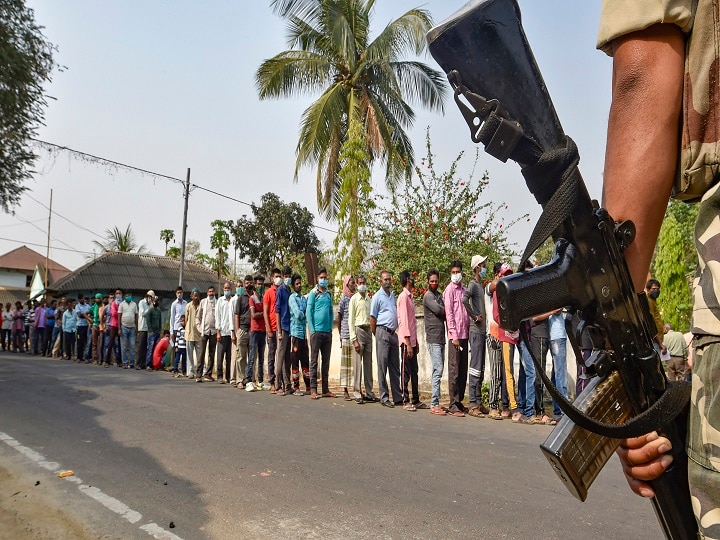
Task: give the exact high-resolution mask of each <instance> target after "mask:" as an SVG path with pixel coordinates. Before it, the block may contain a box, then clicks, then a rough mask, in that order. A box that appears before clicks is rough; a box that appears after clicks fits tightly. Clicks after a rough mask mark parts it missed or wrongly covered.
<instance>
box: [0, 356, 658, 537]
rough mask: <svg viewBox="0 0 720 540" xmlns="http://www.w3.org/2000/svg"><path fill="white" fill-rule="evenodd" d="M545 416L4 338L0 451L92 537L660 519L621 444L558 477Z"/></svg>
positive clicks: (634, 526)
mask: <svg viewBox="0 0 720 540" xmlns="http://www.w3.org/2000/svg"><path fill="white" fill-rule="evenodd" d="M550 430H551V428H550V427H548V426H530V425H518V424H513V423H512V422H510V421H507V420H505V421H493V420H488V419H476V418H472V417H465V418H454V417H437V416H433V415H431V414H429V413H428V412H427V411H418V412H415V413H410V412H406V411H403V410H402V409H401V408H395V409H387V408H385V407H381V406H380V405H377V404H364V405H357V404H356V403H354V402H346V401H344V400H342V399H327V398H324V399H321V400H318V401H313V400H311V399H309V397H297V396H284V397H281V396H274V395H270V394H269V393H268V392H254V393H248V392H245V391H241V390H237V389H233V388H231V387H230V386H229V385H219V384H216V383H202V384H196V383H194V382H191V381H188V380H185V379H173V378H172V377H170V375H169V374H167V373H162V372H153V373H150V372H145V371H134V370H120V369H117V368H115V367H112V368H110V369H104V368H99V367H97V366H94V365H79V364H75V363H72V362H68V361H63V360H50V359H45V358H33V357H30V356H27V355H11V354H8V353H0V465H1V466H3V467H5V468H7V469H10V470H12V471H13V472H14V473H16V474H19V475H21V477H22V478H23V479H25V480H26V482H27V483H28V484H27V485H34V483H35V482H36V481H40V482H41V484H40V486H38V489H39V488H40V487H42V488H43V490H44V493H45V495H46V496H47V497H48V498H49V500H51V503H52V505H53V506H55V505H56V506H57V507H58V508H59V509H60V510H62V511H66V512H68V513H69V514H71V515H72V516H73V517H74V518H76V519H77V520H79V521H80V522H81V523H83V524H84V525H85V526H86V527H88V528H89V529H90V530H91V531H93V534H94V536H96V537H98V538H148V537H153V536H154V537H156V538H173V537H179V538H182V539H185V540H190V539H211V538H220V539H222V538H260V537H271V538H398V539H404V538H468V537H475V538H531V537H542V538H547V539H553V538H599V537H601V536H602V537H607V538H628V537H632V538H635V539H643V538H648V539H650V538H652V539H655V538H658V537H660V535H661V532H660V528H659V526H658V524H657V522H656V520H655V517H654V514H653V512H652V509H651V506H650V504H649V503H648V502H647V501H644V500H642V499H641V498H639V497H636V496H635V495H633V494H632V493H630V491H629V490H628V489H627V487H626V484H625V480H624V478H623V476H622V473H621V471H620V466H619V464H618V462H617V459H616V458H613V459H612V461H611V462H610V464H609V465H608V466H607V467H606V468H605V470H603V471H602V473H601V475H600V477H599V478H598V480H597V481H596V483H595V485H594V486H593V488H592V489H591V492H590V495H589V497H588V500H587V501H586V502H585V503H580V502H579V501H577V500H575V499H574V498H573V497H572V496H571V495H570V494H569V493H567V492H566V491H565V488H564V487H563V486H562V485H561V484H560V481H559V480H558V479H557V478H556V477H555V475H554V474H553V472H552V471H551V469H550V466H549V465H548V464H547V462H546V461H545V459H544V458H543V457H542V455H541V453H540V450H539V449H538V444H540V443H542V442H543V441H544V440H545V437H546V436H547V435H548V433H549V432H550ZM66 469H70V470H72V471H73V472H74V476H72V477H69V478H64V479H60V478H58V477H57V472H58V471H60V470H66ZM29 489H31V488H29ZM171 522H172V524H173V525H174V527H172V528H171V527H170V523H171ZM172 535H175V536H172ZM0 536H1V533H0ZM58 537H60V536H58Z"/></svg>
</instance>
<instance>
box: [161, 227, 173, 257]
mask: <svg viewBox="0 0 720 540" xmlns="http://www.w3.org/2000/svg"><path fill="white" fill-rule="evenodd" d="M174 238H175V231H173V230H172V229H163V230H161V231H160V240H162V241H163V242H165V254H167V252H168V244H169V243H170V242H171V241H172V240H173V239H174Z"/></svg>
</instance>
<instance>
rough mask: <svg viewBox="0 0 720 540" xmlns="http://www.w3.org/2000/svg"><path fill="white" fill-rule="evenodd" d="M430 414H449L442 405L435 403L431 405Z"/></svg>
mask: <svg viewBox="0 0 720 540" xmlns="http://www.w3.org/2000/svg"><path fill="white" fill-rule="evenodd" d="M430 414H436V415H438V416H447V413H446V412H445V411H444V410H443V408H442V407H441V406H440V405H435V406H434V407H430Z"/></svg>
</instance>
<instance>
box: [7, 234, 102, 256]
mask: <svg viewBox="0 0 720 540" xmlns="http://www.w3.org/2000/svg"><path fill="white" fill-rule="evenodd" d="M0 240H4V241H5V242H15V243H16V244H24V245H27V246H37V247H43V248H44V247H47V244H35V243H33V242H25V241H24V240H15V239H13V238H1V237H0ZM52 249H57V250H60V251H74V252H76V253H82V254H84V255H97V253H95V252H92V251H80V250H79V249H67V248H61V247H54V248H52Z"/></svg>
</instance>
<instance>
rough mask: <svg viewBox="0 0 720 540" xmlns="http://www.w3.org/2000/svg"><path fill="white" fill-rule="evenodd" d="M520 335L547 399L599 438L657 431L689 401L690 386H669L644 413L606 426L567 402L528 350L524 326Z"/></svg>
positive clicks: (528, 343)
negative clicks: (550, 398) (552, 400)
mask: <svg viewBox="0 0 720 540" xmlns="http://www.w3.org/2000/svg"><path fill="white" fill-rule="evenodd" d="M520 335H521V337H522V340H523V343H524V345H525V347H527V350H528V354H529V355H530V358H532V361H533V364H535V372H536V374H539V375H540V378H541V379H542V381H543V383H544V384H545V386H546V387H547V389H548V392H549V393H550V396H552V398H553V399H554V400H555V403H557V404H558V406H559V407H560V409H561V410H562V412H564V413H565V414H566V415H567V417H568V418H569V419H570V420H572V421H573V422H574V423H575V425H577V426H580V427H581V428H583V429H585V430H587V431H590V432H592V433H597V434H598V435H601V436H602V437H609V438H611V439H627V438H631V437H640V436H641V435H645V434H646V433H650V432H651V431H655V430H657V429H660V428H661V427H662V426H664V425H666V424H669V423H670V422H672V421H673V420H674V419H675V418H676V417H677V416H678V415H679V414H680V413H681V412H683V411H684V410H685V407H686V406H687V404H688V402H689V401H690V387H691V385H690V383H688V382H684V381H683V382H675V383H670V385H669V386H668V389H667V391H666V392H665V393H664V394H663V395H662V396H661V397H660V399H658V400H657V401H656V402H655V403H654V404H653V405H652V406H651V407H649V408H648V409H646V410H645V411H643V412H641V413H640V414H638V415H637V416H634V417H633V418H631V419H630V420H628V421H627V422H625V423H624V424H605V423H603V422H600V421H598V420H596V419H594V418H591V417H590V416H588V415H586V414H585V413H584V412H582V411H581V410H580V409H578V408H577V407H575V406H574V405H573V404H572V403H570V401H568V400H567V398H565V396H563V395H562V394H561V393H560V392H559V391H558V389H557V387H556V386H555V385H554V384H553V383H552V381H551V380H550V378H549V377H548V376H547V375H546V374H545V370H544V369H543V367H542V364H541V363H540V361H539V359H537V358H535V355H534V354H533V352H532V349H531V348H530V336H529V335H528V333H527V330H526V328H525V325H523V326H522V327H521V328H520ZM521 354H522V353H521Z"/></svg>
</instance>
